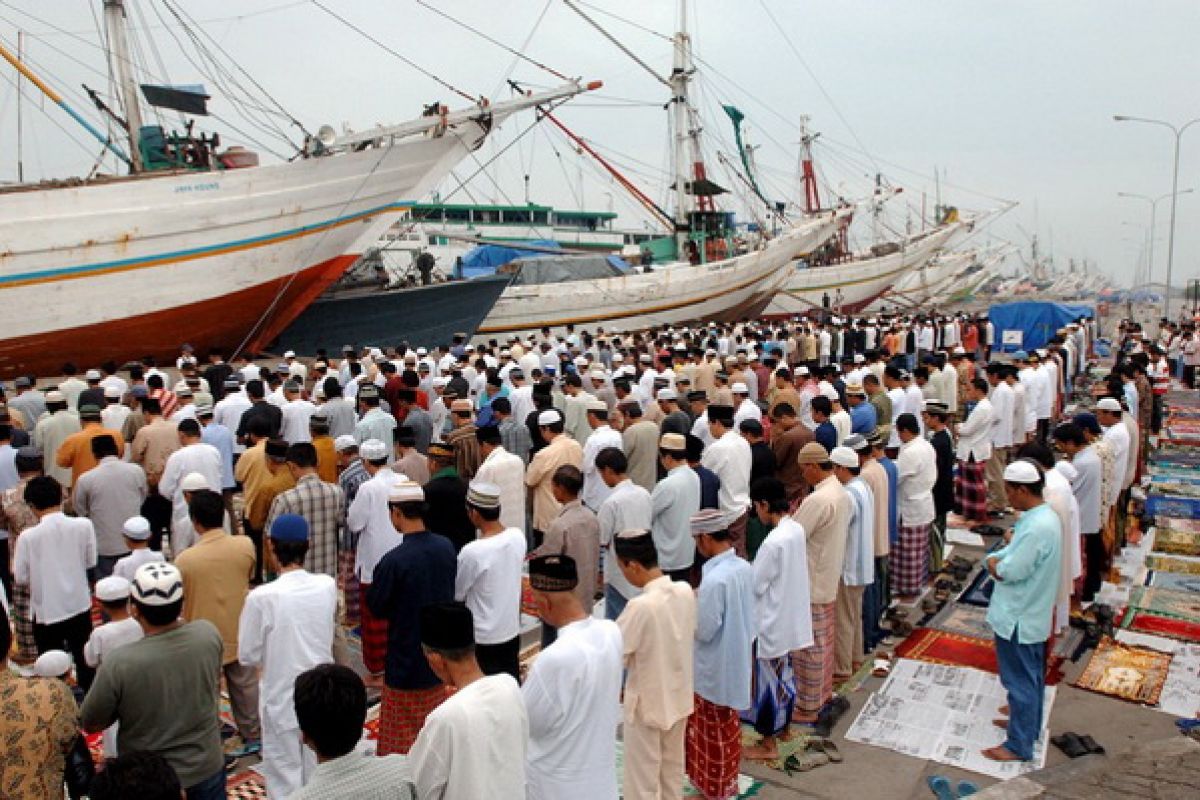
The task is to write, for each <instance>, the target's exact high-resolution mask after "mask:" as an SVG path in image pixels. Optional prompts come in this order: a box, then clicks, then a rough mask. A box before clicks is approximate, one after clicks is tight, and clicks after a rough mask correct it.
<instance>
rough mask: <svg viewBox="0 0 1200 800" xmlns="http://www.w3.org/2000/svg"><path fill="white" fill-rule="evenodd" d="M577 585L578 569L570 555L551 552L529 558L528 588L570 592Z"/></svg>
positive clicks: (542, 590)
mask: <svg viewBox="0 0 1200 800" xmlns="http://www.w3.org/2000/svg"><path fill="white" fill-rule="evenodd" d="M578 585H579V571H578V569H577V568H576V565H575V559H573V558H571V557H570V556H568V555H558V554H551V555H547V556H537V557H536V558H532V559H530V561H529V586H530V588H532V589H536V590H537V591H539V592H570V591H573V590H574V589H575V587H576V586H578Z"/></svg>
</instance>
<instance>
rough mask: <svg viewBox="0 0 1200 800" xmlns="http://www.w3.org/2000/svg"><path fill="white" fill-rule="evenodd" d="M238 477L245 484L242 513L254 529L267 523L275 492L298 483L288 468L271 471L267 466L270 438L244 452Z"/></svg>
mask: <svg viewBox="0 0 1200 800" xmlns="http://www.w3.org/2000/svg"><path fill="white" fill-rule="evenodd" d="M234 477H235V478H236V479H237V480H238V482H239V483H241V484H242V496H243V498H244V499H245V508H244V509H243V510H242V515H243V516H244V517H245V518H246V521H247V522H249V523H250V526H251V527H252V528H257V529H260V530H261V529H262V527H263V526H264V525H266V524H267V514H268V513H269V512H270V511H271V501H272V500H274V499H275V495H277V494H279V493H280V492H283V491H286V490H288V489H290V488H292V487H293V486H295V485H296V482H295V481H294V480H292V474H291V473H290V472H288V471H287V469H286V468H282V467H281V468H280V469H279V470H278V471H277V472H271V468H270V467H269V466H268V465H267V441H266V439H264V440H262V441H261V442H259V443H258V444H256V445H254V446H253V447H251V448H249V449H248V450H246V452H244V453H242V457H241V458H239V459H238V463H237V469H236V470H235V471H234Z"/></svg>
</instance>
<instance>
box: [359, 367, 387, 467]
mask: <svg viewBox="0 0 1200 800" xmlns="http://www.w3.org/2000/svg"><path fill="white" fill-rule="evenodd" d="M379 400H380V396H379V388H378V387H377V386H375V384H373V383H368V384H365V385H363V386H361V387H360V388H359V390H358V406H359V408H360V409H361V410H362V416H361V417H360V418H359V420H358V423H357V424H356V425H355V426H354V438H355V439H357V440H358V443H359V445H362V443H363V442H366V441H368V440H370V439H376V440H378V441H380V442H385V443H386V442H390V441H392V438H393V436H394V434H393V431H395V429H396V418H395V417H393V416H392V415H391V414H389V413H388V412H386V411H384V410H383V409H382V408H380V406H379ZM391 461H392V459H391V454H390V453H389V454H388V463H389V464H390V463H391Z"/></svg>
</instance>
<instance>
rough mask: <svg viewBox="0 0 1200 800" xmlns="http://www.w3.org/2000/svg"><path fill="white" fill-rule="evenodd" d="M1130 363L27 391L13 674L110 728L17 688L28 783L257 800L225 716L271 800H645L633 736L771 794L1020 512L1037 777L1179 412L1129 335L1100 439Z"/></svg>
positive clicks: (983, 346)
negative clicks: (1043, 722) (72, 755)
mask: <svg viewBox="0 0 1200 800" xmlns="http://www.w3.org/2000/svg"><path fill="white" fill-rule="evenodd" d="M1131 334H1132V328H1131ZM1095 335H1096V330H1095V326H1094V324H1093V323H1092V322H1091V321H1089V320H1083V319H1081V320H1079V321H1078V322H1076V323H1072V324H1071V325H1069V326H1067V327H1066V328H1064V329H1063V330H1061V331H1059V332H1058V334H1057V335H1056V336H1055V337H1054V338H1052V339H1051V340H1050V342H1049V343H1048V344H1047V345H1046V346H1045V347H1044V348H1041V349H1037V350H1029V351H1024V350H1021V351H1016V352H1006V353H1002V352H1001V348H1000V346H999V343H998V342H997V341H996V336H995V331H994V330H993V329H992V327H991V324H990V323H989V322H987V321H986V320H985V319H974V318H970V317H966V316H963V315H958V316H948V317H935V318H929V319H926V318H921V317H917V318H909V317H887V318H884V317H879V318H861V319H841V318H832V319H829V318H826V319H825V320H823V321H815V320H793V321H789V322H785V323H766V322H762V323H743V324H738V325H708V326H701V327H693V328H684V327H681V328H669V329H668V328H663V329H658V330H652V331H648V332H642V333H635V334H626V335H615V334H609V335H605V334H604V332H603V331H598V332H597V333H596V334H595V335H592V334H589V333H587V332H583V331H581V332H576V331H575V330H574V329H573V328H569V329H568V330H567V331H566V333H565V334H564V335H562V336H555V335H551V332H550V331H549V330H543V331H542V332H541V334H540V335H532V336H529V337H527V338H525V339H518V338H516V337H512V338H511V339H510V340H509V341H508V342H506V343H499V342H491V343H489V344H487V345H471V344H468V343H467V341H466V337H463V336H459V337H456V339H455V341H454V343H453V344H452V345H450V346H447V347H443V348H439V349H436V350H434V351H433V352H428V351H426V349H425V348H415V349H410V348H407V347H402V348H399V349H391V348H389V349H387V350H386V351H385V350H384V349H380V348H363V349H359V350H356V349H354V348H349V347H348V348H345V350H344V352H343V353H342V354H341V357H340V358H338V359H334V358H331V357H329V355H328V354H326V353H321V354H319V355H318V358H317V359H316V360H315V361H307V362H304V361H301V360H299V359H297V358H296V357H295V354H293V353H288V354H286V355H285V358H284V360H283V361H281V362H279V363H278V365H277V366H275V367H274V368H270V367H261V366H259V365H258V364H255V363H251V362H248V361H246V360H245V359H244V358H239V359H235V360H234V361H233V362H232V363H227V362H226V361H225V360H224V358H223V357H222V354H221V353H217V352H214V353H210V354H208V357H207V358H208V363H206V364H201V363H199V362H198V360H197V358H196V357H195V355H194V354H193V352H192V351H191V348H189V347H186V346H185V348H184V350H183V352H182V354H181V355H180V356H179V358H178V359H177V361H176V362H175V364H174V365H172V366H173V369H170V370H168V369H163V368H159V367H158V366H157V365H156V364H155V362H154V360H153V359H150V358H147V359H143V361H142V362H141V363H139V364H133V365H126V366H124V367H121V368H118V365H116V364H106V365H102V366H101V367H99V368H98V369H89V370H87V371H86V372H85V373H84V376H83V378H82V379H80V378H79V377H78V374H77V373H78V370H77V369H76V368H75V367H74V366H73V365H66V366H65V367H64V369H63V373H64V374H63V376H61V377H59V376H54V377H47V376H40V377H35V376H29V377H22V378H18V379H17V380H16V382H15V386H14V391H13V392H12V393H10V394H9V395H8V396H7V397H6V398H5V402H4V405H3V407H2V410H0V510H2V512H3V513H2V515H0V531H4V533H3V535H4V536H6V537H7V539H8V547H7V548H0V552H3V554H4V556H3V557H4V558H5V562H4V564H3V569H2V570H0V573H2V575H3V578H4V588H5V590H6V591H5V593H4V595H5V608H6V610H7V611H6V613H9V615H10V616H11V620H12V623H13V631H14V633H15V642H13V647H12V654H11V661H12V664H13V665H14V666H15V667H17V668H18V669H24V670H25V671H27V672H28V671H31V670H33V669H34V665H35V663H40V661H41V659H44V658H46V654H50V655H52V656H53V657H54V658H53V660H54V661H55V663H56V664H57V665H58V666H55V667H52V668H50V669H51V674H52V675H53V676H54V677H58V676H61V675H62V674H63V673H64V672H71V671H73V675H74V679H75V681H76V682H77V684H78V689H79V690H80V691H81V693H82V696H83V699H82V705H81V707H79V708H77V706H76V703H75V700H74V699H71V696H70V693H69V692H68V691H67V689H66V685H65V684H63V683H62V682H61V681H59V682H58V684H61V685H58V684H55V685H54V686H53V688H52V689H51V688H48V686H47V684H46V682H45V681H44V680H41V681H39V680H38V679H33V678H30V679H25V678H18V677H15V675H16V673H14V672H11V671H10V670H7V669H6V670H4V673H3V674H4V676H3V677H2V678H0V681H3V683H0V694H2V695H3V696H4V697H5V701H6V708H17V707H19V708H22V709H27V710H28V711H29V714H28V715H27V716H26V717H25V718H24V720H23V721H20V720H19V721H17V722H12V723H9V722H7V721H6V722H4V723H0V725H5V724H14V725H24V726H25V727H24V728H23V729H22V730H23V731H24V733H25V735H24V736H23V737H22V738H21V739H20V741H21V744H20V746H19V747H17V748H14V750H13V751H11V752H10V753H8V754H6V755H4V756H0V763H3V766H4V768H5V769H6V770H7V769H9V768H10V767H11V765H12V764H14V763H16V761H17V759H21V762H20V763H21V764H22V765H23V766H22V767H21V769H22V770H24V772H25V775H24V776H23V778H22V780H20V781H18V782H17V783H7V782H6V786H19V788H18V789H14V792H15V793H13V794H12V795H11V796H13V797H44V796H48V794H50V793H52V792H49V791H44V790H46V789H47V787H49V786H51V785H53V784H55V783H56V782H61V781H62V779H63V770H64V754H65V753H69V752H71V749H72V748H73V747H74V746H75V745H74V743H75V741H76V738H77V735H78V733H79V731H80V730H81V729H82V730H83V731H89V732H93V731H105V732H106V733H105V747H106V750H105V752H106V754H107V755H110V756H114V757H116V758H115V760H113V761H110V762H109V763H108V767H107V768H105V769H104V770H103V772H102V773H100V774H99V775H98V776H97V778H96V779H95V782H96V783H97V784H99V785H100V786H101V792H102V791H103V790H105V789H108V787H119V786H120V785H122V784H121V782H122V781H126V784H125V785H126V786H128V785H132V784H130V783H129V782H131V781H136V780H139V777H138V776H141V775H145V774H150V773H154V772H155V770H158V773H156V774H160V775H167V774H170V773H174V776H175V777H176V779H177V786H178V787H182V789H183V790H184V791H185V792H186V795H187V797H188V798H211V797H224V796H225V765H224V762H223V759H222V749H223V746H222V730H221V722H220V719H219V717H218V714H217V697H218V692H219V691H220V690H221V686H222V685H223V686H224V690H225V691H226V692H227V694H228V699H229V705H230V709H231V713H232V718H233V720H234V722H235V726H236V730H237V735H238V736H239V737H240V740H241V741H240V746H239V747H238V748H236V749H232V753H233V755H235V756H243V755H248V754H253V753H258V754H260V755H261V758H262V764H261V768H260V769H261V772H262V774H263V775H264V776H265V779H266V787H267V791H268V794H269V796H270V797H273V798H283V797H297V798H325V797H330V798H332V797H337V798H352V797H362V798H375V797H401V798H403V797H409V796H416V797H420V798H442V797H445V798H454V799H455V800H469V799H470V798H477V797H478V798H482V797H494V796H498V797H524V796H528V797H529V798H531V800H533V799H534V798H537V799H539V800H540V799H542V798H546V799H551V798H555V799H557V798H562V797H564V796H566V794H567V792H568V791H569V792H571V793H572V794H573V795H581V796H584V797H595V798H597V800H599V799H600V798H607V799H609V800H611V798H614V797H616V796H617V774H616V770H615V763H616V752H615V742H616V736H617V728H618V723H620V724H621V731H622V733H621V738H622V740H623V743H624V797H626V798H628V800H639V799H640V798H668V797H672V798H674V797H680V796H681V794H682V785H683V780H684V776H685V774H686V776H687V777H688V778H690V780H691V782H692V783H693V785H694V786H695V787H696V788H697V789H698V790H699V791H700V792H701V793H702V794H703V795H704V796H705V797H709V798H727V797H732V796H736V793H737V775H738V765H739V762H740V760H741V758H743V757H748V758H767V759H769V758H774V757H777V755H778V747H777V740H778V738H779V737H781V736H785V735H787V732H788V729H789V726H790V725H791V724H793V723H800V724H820V723H821V722H822V721H827V720H828V718H829V715H830V714H834V713H836V703H835V702H834V691H833V690H834V686H835V683H836V682H838V681H841V680H844V679H846V678H848V677H849V676H850V675H852V674H853V673H855V672H857V671H858V670H859V669H860V667H862V666H863V665H864V663H865V662H866V661H868V660H873V659H874V656H875V652H876V649H877V648H879V647H881V645H884V644H887V643H889V642H891V641H893V640H892V639H889V636H891V635H892V634H893V633H895V632H896V630H895V629H897V627H898V626H897V624H896V623H897V622H900V621H902V617H903V614H902V612H897V611H896V608H897V607H898V606H902V605H904V604H911V603H913V602H916V601H917V600H918V599H919V598H920V596H921V595H922V593H923V592H925V590H926V589H927V587H928V585H929V583H930V579H931V576H933V575H934V574H935V573H937V572H938V571H939V570H940V569H942V566H943V552H944V535H945V531H946V528H947V526H948V524H951V523H953V524H958V525H965V526H970V525H976V524H980V523H986V522H988V521H989V520H991V519H995V518H999V517H1003V516H1005V515H1010V514H1014V513H1019V514H1020V516H1019V519H1018V521H1017V524H1016V527H1015V533H1014V534H1013V535H1012V536H1011V541H1009V542H1008V543H1007V544H1006V545H1005V546H1004V547H1003V548H1002V549H1000V550H997V551H995V552H993V553H991V554H989V557H988V559H987V563H986V567H987V569H988V570H989V571H990V572H991V573H992V575H993V577H994V580H995V584H996V590H995V594H994V598H993V603H992V607H991V610H990V612H989V621H990V622H991V623H992V625H993V627H994V628H995V630H996V637H997V650H998V655H999V661H1000V665H1001V670H1002V674H1003V675H1005V677H1006V685H1007V686H1008V687H1009V691H1010V706H1011V715H1012V716H1011V719H1010V721H1009V723H1008V730H1009V734H1008V740H1007V741H1006V743H1005V745H1003V746H1002V747H1000V748H996V749H994V750H993V751H992V752H991V753H990V754H991V756H992V757H995V758H1001V759H1028V758H1030V757H1031V748H1032V742H1033V740H1034V739H1036V736H1037V728H1038V726H1040V719H1041V713H1040V705H1039V704H1040V702H1041V700H1040V698H1041V691H1040V688H1038V687H1039V686H1040V683H1038V682H1039V681H1040V680H1041V673H1040V672H1039V671H1038V670H1037V669H1036V663H1035V662H1037V661H1038V659H1044V643H1045V641H1046V639H1047V638H1049V637H1050V636H1051V635H1052V633H1053V631H1055V630H1059V629H1061V627H1062V626H1064V625H1065V624H1066V618H1065V611H1066V609H1068V608H1069V605H1070V602H1071V598H1072V596H1076V597H1078V598H1082V599H1085V600H1090V599H1091V597H1092V596H1093V595H1094V594H1095V592H1096V591H1097V589H1098V588H1099V583H1100V578H1101V576H1102V575H1103V574H1104V569H1105V568H1106V564H1107V560H1108V559H1109V558H1110V557H1111V554H1112V552H1113V549H1114V547H1115V545H1116V543H1117V542H1119V537H1120V533H1121V532H1120V525H1121V522H1120V517H1119V515H1118V514H1116V511H1115V509H1116V508H1117V506H1118V504H1119V502H1120V498H1121V494H1122V492H1124V491H1127V490H1128V488H1129V486H1130V485H1131V484H1132V482H1133V480H1134V479H1135V477H1136V476H1137V475H1138V472H1139V470H1140V469H1141V467H1142V464H1143V461H1144V453H1145V441H1146V437H1147V436H1148V434H1149V432H1150V431H1151V429H1152V427H1153V425H1152V415H1153V414H1154V413H1155V412H1154V408H1155V407H1156V401H1155V397H1156V396H1158V395H1161V394H1162V393H1163V392H1165V387H1166V385H1168V384H1169V376H1170V371H1169V370H1170V365H1169V363H1168V359H1169V356H1168V349H1169V348H1167V347H1162V348H1160V347H1159V346H1158V344H1154V343H1150V342H1148V341H1144V340H1143V339H1141V338H1140V336H1134V335H1131V336H1129V337H1128V341H1126V342H1123V345H1122V357H1121V358H1120V359H1119V362H1118V365H1117V367H1116V369H1114V371H1113V373H1112V375H1111V376H1110V377H1109V378H1108V380H1107V382H1106V383H1104V384H1103V385H1102V387H1101V389H1100V390H1099V394H1098V395H1097V397H1098V398H1099V400H1098V402H1097V403H1096V407H1095V411H1094V413H1093V412H1091V411H1084V412H1082V413H1079V414H1078V415H1076V416H1075V417H1074V418H1073V419H1072V418H1067V417H1064V413H1065V410H1066V408H1067V406H1068V402H1069V397H1070V395H1071V393H1072V391H1073V390H1074V388H1075V384H1076V382H1078V381H1080V380H1081V379H1082V378H1084V377H1085V375H1086V368H1087V365H1088V360H1089V357H1090V355H1091V354H1092V352H1093V351H1092V346H1093V342H1094V339H1095ZM1181 352H1183V351H1181ZM1187 352H1190V351H1187ZM1160 362H1161V366H1160ZM1163 370H1167V372H1166V375H1167V378H1166V379H1165V380H1166V381H1167V383H1164V382H1163V381H1164V379H1163V378H1162V375H1161V373H1162V371H1163ZM168 373H171V374H168ZM1051 442H1053V443H1054V446H1055V447H1056V448H1057V449H1058V451H1059V453H1060V455H1059V456H1056V455H1055V454H1054V452H1053V451H1052V450H1051V449H1050V447H1049V444H1050V443H1051ZM9 554H11V564H10V562H9V560H8V558H9ZM1077 579H1078V580H1077ZM525 582H527V588H528V591H527V593H526V595H525V596H524V597H523V587H524V586H525V585H526V584H525ZM93 598H95V603H94V602H93ZM10 601H11V604H10ZM97 605H98V608H99V613H98V614H97ZM522 608H524V609H525V611H526V612H535V613H536V615H537V617H539V618H540V620H541V631H540V638H541V648H540V653H539V654H538V655H537V656H536V658H534V659H533V661H532V664H531V665H526V667H527V668H526V667H523V665H522V657H521V656H522V633H523V630H522ZM97 616H99V621H101V622H102V624H99V625H97V624H96V623H97V621H98V620H97ZM3 627H4V629H5V631H4V632H5V634H6V635H7V631H8V627H9V626H8V625H5V626H3ZM354 633H357V634H358V636H359V639H360V641H361V664H360V662H359V656H358V655H357V654H356V653H355V648H354V642H353V641H352V639H353V635H354ZM0 644H3V643H0ZM1039 648H1040V652H1041V655H1039ZM4 651H5V653H7V652H8V651H9V648H8V647H5V648H4ZM63 653H66V654H69V658H68V659H67V662H66V663H67V669H66V670H62V669H59V667H61V665H62V664H61V661H60V656H62V654H63ZM39 656H40V657H41V658H39ZM72 665H73V670H72ZM352 666H353V667H359V668H360V669H361V668H363V667H365V677H363V678H360V677H359V676H358V675H357V674H356V673H355V672H354V671H353V670H351V669H350V667H352ZM54 669H58V672H54V671H53V670H54ZM36 671H37V672H38V674H41V673H42V672H44V670H36ZM1043 671H1044V670H1043ZM368 691H378V692H379V695H380V707H379V715H378V731H377V744H376V754H377V755H376V756H375V757H368V756H366V755H364V754H363V752H362V751H361V750H360V749H359V748H360V742H359V739H360V737H361V736H362V732H363V730H362V726H363V721H364V719H365V715H366V713H367V711H366V708H367V700H366V698H367V693H368ZM64 698H66V700H64ZM67 700H69V701H70V702H67ZM10 704H11V705H10ZM16 716H17V717H20V715H16ZM48 719H53V720H54V724H53V725H51V724H47V720H48ZM64 720H66V722H65V723H64ZM743 723H745V724H747V725H750V726H752V727H753V728H754V730H755V731H756V732H757V734H758V735H759V736H760V737H761V741H760V743H759V744H757V745H755V746H754V747H753V748H749V749H747V750H746V751H745V752H743V749H742V746H741V726H742V724H743ZM6 740H8V737H7V736H6ZM809 746H810V747H812V748H815V749H817V750H833V749H834V745H833V744H832V743H831V742H829V741H828V740H824V739H820V738H819V737H818V738H816V739H815V740H813V741H812V742H810V745H809ZM225 749H231V748H229V747H228V746H227V747H226V748H225ZM160 761H165V766H164V764H162V763H159V762H160ZM5 774H6V775H7V774H8V773H7V772H6V773H5ZM108 790H110V791H116V789H108ZM96 791H97V790H96V789H93V795H92V796H93V797H95V796H100V795H97V794H96V793H95V792H96ZM178 791H179V790H178V788H176V789H174V792H175V795H176V796H177V795H178ZM410 792H413V794H412V795H410V794H409V793H410ZM109 796H122V795H120V794H113V795H109ZM139 796H145V797H151V796H157V795H151V794H143V795H139Z"/></svg>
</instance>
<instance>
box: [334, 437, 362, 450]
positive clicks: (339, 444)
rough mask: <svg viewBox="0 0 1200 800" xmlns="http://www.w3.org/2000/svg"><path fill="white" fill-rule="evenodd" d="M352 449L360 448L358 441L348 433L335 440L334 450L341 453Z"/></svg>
mask: <svg viewBox="0 0 1200 800" xmlns="http://www.w3.org/2000/svg"><path fill="white" fill-rule="evenodd" d="M351 447H358V440H357V439H355V438H354V437H353V436H351V435H350V434H348V433H343V434H342V435H341V436H339V437H337V438H336V439H334V440H333V449H334V450H336V451H338V452H339V453H341V452H344V451H346V450H349V449H350V448H351Z"/></svg>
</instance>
